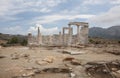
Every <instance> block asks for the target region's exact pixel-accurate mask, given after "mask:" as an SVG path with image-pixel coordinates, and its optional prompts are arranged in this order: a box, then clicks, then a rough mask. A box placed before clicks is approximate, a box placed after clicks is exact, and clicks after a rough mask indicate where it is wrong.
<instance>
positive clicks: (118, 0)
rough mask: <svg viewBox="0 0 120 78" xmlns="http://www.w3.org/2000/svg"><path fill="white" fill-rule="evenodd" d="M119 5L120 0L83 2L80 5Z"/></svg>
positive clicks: (85, 0)
mask: <svg viewBox="0 0 120 78" xmlns="http://www.w3.org/2000/svg"><path fill="white" fill-rule="evenodd" d="M101 4H120V0H84V1H83V3H82V5H101Z"/></svg>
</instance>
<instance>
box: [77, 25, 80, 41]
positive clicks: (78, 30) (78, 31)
mask: <svg viewBox="0 0 120 78" xmlns="http://www.w3.org/2000/svg"><path fill="white" fill-rule="evenodd" d="M79 41H80V26H77V43H79Z"/></svg>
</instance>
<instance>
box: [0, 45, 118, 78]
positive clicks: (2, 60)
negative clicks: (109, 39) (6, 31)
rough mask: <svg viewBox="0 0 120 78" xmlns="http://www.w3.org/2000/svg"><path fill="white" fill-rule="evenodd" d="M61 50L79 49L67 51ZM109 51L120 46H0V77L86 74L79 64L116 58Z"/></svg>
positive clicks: (85, 77)
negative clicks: (30, 47) (31, 47)
mask: <svg viewBox="0 0 120 78" xmlns="http://www.w3.org/2000/svg"><path fill="white" fill-rule="evenodd" d="M64 51H69V52H80V53H79V54H69V53H64ZM110 51H119V52H120V46H119V45H107V46H102V45H94V46H93V45H90V46H87V47H84V48H82V47H81V48H71V47H66V48H59V47H35V48H33V49H29V48H28V47H22V46H16V47H1V48H0V78H90V76H89V75H87V74H86V72H85V68H84V67H83V66H84V65H85V64H86V63H88V62H93V61H106V62H107V61H113V60H120V55H115V54H112V53H109V52H110ZM71 59H74V60H75V61H76V60H77V64H76V63H75V64H72V63H73V62H70V60H71ZM55 68H56V69H55ZM45 69H46V70H45ZM53 69H54V70H53ZM67 69H69V70H67ZM41 70H42V71H41ZM55 70H56V71H55ZM36 73H37V74H36Z"/></svg>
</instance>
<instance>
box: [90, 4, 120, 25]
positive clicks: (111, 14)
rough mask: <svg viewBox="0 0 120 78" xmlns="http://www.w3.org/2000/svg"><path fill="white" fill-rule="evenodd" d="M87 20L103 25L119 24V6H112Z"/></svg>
mask: <svg viewBox="0 0 120 78" xmlns="http://www.w3.org/2000/svg"><path fill="white" fill-rule="evenodd" d="M89 21H90V22H92V23H94V24H96V25H99V26H104V27H108V26H112V25H120V6H115V7H112V8H111V9H110V10H109V11H108V12H105V13H102V14H100V15H97V16H95V17H93V18H91V19H89Z"/></svg>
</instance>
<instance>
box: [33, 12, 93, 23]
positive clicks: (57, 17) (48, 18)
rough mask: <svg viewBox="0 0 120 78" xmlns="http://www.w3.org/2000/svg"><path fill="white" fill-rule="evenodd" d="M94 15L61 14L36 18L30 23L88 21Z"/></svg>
mask: <svg viewBox="0 0 120 78" xmlns="http://www.w3.org/2000/svg"><path fill="white" fill-rule="evenodd" d="M93 16H95V15H89V14H88V15H62V14H54V15H48V16H42V17H37V18H36V19H34V22H32V23H40V24H48V23H53V22H56V21H60V20H69V21H71V20H75V19H78V18H79V19H80V18H82V19H88V18H91V17H93Z"/></svg>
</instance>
